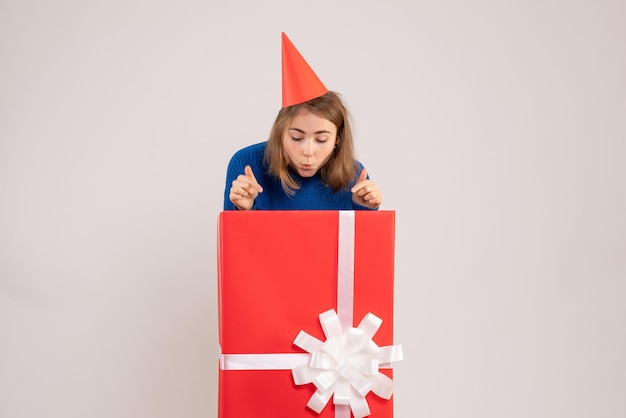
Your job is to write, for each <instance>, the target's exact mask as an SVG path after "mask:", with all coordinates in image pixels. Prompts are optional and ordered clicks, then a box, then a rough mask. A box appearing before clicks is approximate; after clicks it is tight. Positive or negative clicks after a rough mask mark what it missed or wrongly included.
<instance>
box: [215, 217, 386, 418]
mask: <svg viewBox="0 0 626 418" xmlns="http://www.w3.org/2000/svg"><path fill="white" fill-rule="evenodd" d="M345 215H348V219H350V218H351V222H353V224H352V226H349V225H348V229H347V230H348V232H349V233H348V234H346V233H345V231H346V226H342V225H341V223H340V218H341V219H344V218H345ZM342 217H343V218H342ZM350 228H352V232H351V233H352V234H353V235H352V236H349V235H350ZM340 230H341V231H343V232H341V233H340ZM342 234H344V236H343V237H340V236H341V235H342ZM345 235H347V237H346V236H345ZM218 241H219V242H218V309H219V315H218V316H219V341H220V347H221V352H222V356H221V359H220V370H219V406H218V416H219V417H220V418H259V417H268V418H270V417H271V418H283V417H284V418H298V417H320V418H335V417H338V416H347V417H350V412H349V408H348V409H347V410H346V409H345V406H343V405H337V406H335V405H334V404H333V401H332V399H331V401H330V402H329V403H328V404H327V405H326V407H325V408H324V409H323V410H322V411H321V413H319V414H318V413H317V412H315V411H313V410H311V409H310V408H309V407H307V402H308V401H309V398H311V396H312V395H313V394H314V393H315V392H316V387H315V386H314V385H313V384H305V385H296V383H295V382H294V377H293V376H292V371H291V370H290V367H291V366H289V368H279V367H276V368H273V367H260V366H251V367H249V368H248V367H245V366H244V367H239V366H230V365H229V364H227V362H226V361H225V359H229V358H230V357H233V358H234V357H236V356H234V355H252V356H253V357H254V356H257V357H258V356H268V355H271V356H269V357H273V358H278V359H279V360H282V359H287V360H291V359H298V358H300V359H301V358H302V356H308V355H309V354H308V353H306V352H305V351H304V350H302V349H301V348H300V347H298V346H296V345H294V339H295V338H296V336H297V335H298V334H299V332H300V331H301V330H304V331H306V332H307V333H308V334H310V335H311V336H313V337H316V338H317V339H319V340H321V341H324V340H325V339H326V337H327V336H325V334H324V332H323V329H322V326H321V325H320V314H321V313H323V312H326V311H328V310H330V309H335V310H338V313H339V317H340V319H341V321H342V324H344V328H345V327H346V321H351V320H352V319H353V322H354V324H349V325H347V326H355V327H356V325H357V324H358V323H359V321H360V320H361V318H363V317H365V316H366V314H368V313H372V314H374V315H375V316H376V317H378V318H380V319H381V320H382V324H380V328H378V331H376V332H375V335H374V336H373V337H372V340H373V341H374V342H375V343H376V345H378V346H380V347H383V346H391V345H392V344H393V286H394V285H393V275H394V243H395V212H394V211H356V212H344V211H341V212H339V211H225V212H221V213H220V215H219V231H218ZM346 241H350V242H349V245H346V246H345V247H342V246H341V245H340V243H342V242H346ZM342 254H343V255H342ZM345 254H348V255H345ZM352 257H353V258H352ZM347 258H349V259H350V266H349V267H350V268H353V279H350V280H353V282H351V281H350V280H348V281H345V280H344V282H345V283H348V284H349V289H348V290H345V285H344V287H343V290H342V287H341V286H340V285H339V281H338V275H339V274H340V272H341V270H342V269H343V270H345V261H344V262H343V267H342V261H341V260H342V259H344V260H345V259H347ZM341 274H343V275H345V273H341ZM350 274H352V273H350ZM342 277H343V276H342ZM338 299H339V302H338ZM346 300H349V304H348V305H347V306H348V308H350V309H347V308H346V307H345V306H346V305H345V301H346ZM338 304H339V306H338ZM342 304H343V305H344V306H343V307H342ZM348 310H350V311H351V312H347V311H348ZM244 357H245V356H244ZM294 361H295V360H294ZM381 373H384V374H385V375H387V376H389V377H391V376H392V372H391V369H381ZM365 399H366V401H367V404H368V405H369V408H370V411H371V416H372V417H387V418H389V417H392V416H393V403H392V400H391V399H390V400H386V399H382V398H380V397H378V396H376V395H375V394H374V393H371V392H370V393H368V394H367V396H366V398H365ZM336 410H337V414H336ZM346 411H348V412H347V415H346Z"/></svg>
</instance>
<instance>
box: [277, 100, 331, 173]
mask: <svg viewBox="0 0 626 418" xmlns="http://www.w3.org/2000/svg"><path fill="white" fill-rule="evenodd" d="M336 143H337V127H336V126H335V124H334V123H332V122H331V121H329V120H328V119H324V118H322V117H320V116H317V115H316V114H315V113H311V112H310V111H308V110H306V109H303V110H301V111H300V113H299V114H298V116H296V118H295V119H294V120H293V122H292V123H291V125H289V126H288V127H287V129H286V130H285V133H284V134H283V150H284V151H285V154H287V158H288V159H289V165H290V166H291V167H292V168H293V169H294V170H296V172H297V173H298V174H299V175H300V176H302V177H312V176H314V175H315V173H317V171H318V170H319V169H320V168H322V166H323V165H324V164H326V161H328V159H329V158H330V156H331V154H332V153H333V150H334V149H335V144H336Z"/></svg>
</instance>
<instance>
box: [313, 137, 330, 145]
mask: <svg viewBox="0 0 626 418" xmlns="http://www.w3.org/2000/svg"><path fill="white" fill-rule="evenodd" d="M315 140H316V141H317V142H318V143H320V144H323V143H325V142H328V138H315Z"/></svg>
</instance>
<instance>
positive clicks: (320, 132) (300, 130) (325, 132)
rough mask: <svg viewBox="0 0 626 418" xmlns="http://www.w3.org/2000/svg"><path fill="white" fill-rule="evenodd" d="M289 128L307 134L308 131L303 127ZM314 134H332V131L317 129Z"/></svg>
mask: <svg viewBox="0 0 626 418" xmlns="http://www.w3.org/2000/svg"><path fill="white" fill-rule="evenodd" d="M289 130H290V131H298V132H300V133H301V134H305V133H306V132H304V131H303V130H302V129H298V128H289ZM314 134H315V135H317V134H331V132H330V131H317V132H314Z"/></svg>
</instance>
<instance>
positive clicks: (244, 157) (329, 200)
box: [224, 142, 369, 210]
mask: <svg viewBox="0 0 626 418" xmlns="http://www.w3.org/2000/svg"><path fill="white" fill-rule="evenodd" d="M266 144H267V143H266V142H261V143H258V144H254V145H250V146H248V147H246V148H243V149H241V150H239V151H237V152H236V153H235V155H233V157H232V158H231V160H230V162H229V163H228V170H227V172H226V187H225V188H224V210H236V209H237V207H236V206H235V205H234V204H233V203H232V202H231V201H230V199H229V198H228V195H229V194H230V188H231V186H232V183H233V180H235V179H236V178H237V176H239V175H240V174H243V173H244V168H245V167H246V165H249V166H250V168H252V172H253V173H254V176H255V177H256V179H257V181H258V183H259V184H260V185H261V187H263V192H262V193H259V195H258V196H257V198H256V200H255V202H254V206H253V209H257V210H296V209H299V210H360V209H366V210H368V209H369V208H367V207H365V206H361V205H357V204H356V203H354V202H353V201H352V193H351V192H350V188H351V187H352V186H353V185H354V183H355V181H356V179H357V178H358V174H359V173H357V176H356V177H355V179H354V181H352V182H351V184H350V185H349V187H348V188H347V189H346V190H339V191H338V192H333V190H332V189H331V188H330V187H328V186H326V185H325V184H324V183H322V179H321V178H320V174H319V172H318V173H317V174H315V175H314V176H313V177H301V176H299V175H298V174H297V173H295V172H292V173H291V175H292V176H293V178H294V179H295V180H296V181H297V182H298V184H300V188H299V189H298V190H296V191H295V192H296V193H295V195H293V196H289V195H288V194H287V193H285V191H284V190H283V187H282V185H281V183H280V180H279V179H278V178H276V177H274V176H272V175H270V174H269V173H268V172H267V167H266V166H265V165H264V164H263V154H264V153H265V145H266ZM358 166H359V167H360V168H361V169H362V168H363V166H362V165H361V163H358Z"/></svg>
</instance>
